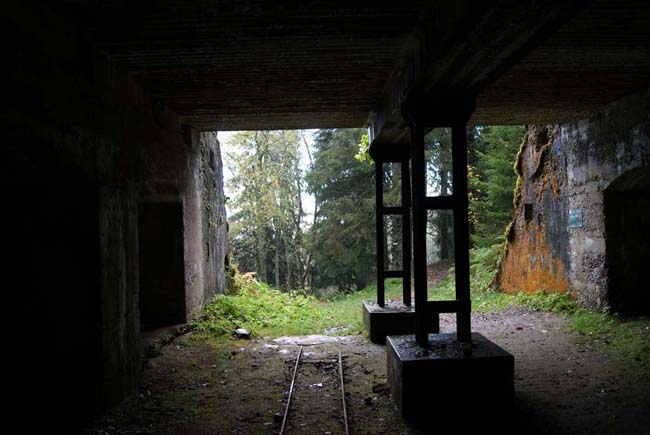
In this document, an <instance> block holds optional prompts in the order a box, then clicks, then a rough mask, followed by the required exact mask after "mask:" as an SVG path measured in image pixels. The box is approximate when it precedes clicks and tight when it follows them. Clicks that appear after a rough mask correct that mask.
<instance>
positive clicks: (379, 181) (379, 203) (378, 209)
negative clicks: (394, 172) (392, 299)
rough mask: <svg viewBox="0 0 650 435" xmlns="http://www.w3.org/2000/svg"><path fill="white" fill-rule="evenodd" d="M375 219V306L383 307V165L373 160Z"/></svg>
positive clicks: (381, 162) (379, 161)
mask: <svg viewBox="0 0 650 435" xmlns="http://www.w3.org/2000/svg"><path fill="white" fill-rule="evenodd" d="M375 219H376V221H377V222H376V239H377V305H379V306H380V307H383V306H384V304H385V295H384V163H383V161H381V160H379V159H377V160H375Z"/></svg>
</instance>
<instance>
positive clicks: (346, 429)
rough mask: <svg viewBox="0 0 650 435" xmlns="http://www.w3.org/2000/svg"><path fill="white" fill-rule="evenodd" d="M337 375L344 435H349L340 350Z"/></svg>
mask: <svg viewBox="0 0 650 435" xmlns="http://www.w3.org/2000/svg"><path fill="white" fill-rule="evenodd" d="M339 374H340V375H341V403H342V404H343V424H344V425H345V435H350V430H349V429H348V409H347V406H346V405H345V382H344V381H343V359H342V358H341V349H339Z"/></svg>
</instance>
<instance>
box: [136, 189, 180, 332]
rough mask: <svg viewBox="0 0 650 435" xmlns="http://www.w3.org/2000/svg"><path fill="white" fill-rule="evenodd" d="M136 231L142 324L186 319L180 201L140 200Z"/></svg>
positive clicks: (156, 323)
mask: <svg viewBox="0 0 650 435" xmlns="http://www.w3.org/2000/svg"><path fill="white" fill-rule="evenodd" d="M138 233H139V256H140V325H141V328H142V329H143V330H147V329H151V328H155V327H159V326H164V325H173V324H178V323H184V322H186V321H187V315H186V309H185V274H184V267H185V266H184V265H185V261H184V251H183V206H182V203H181V202H159V203H156V202H145V203H142V204H141V205H140V213H139V219H138Z"/></svg>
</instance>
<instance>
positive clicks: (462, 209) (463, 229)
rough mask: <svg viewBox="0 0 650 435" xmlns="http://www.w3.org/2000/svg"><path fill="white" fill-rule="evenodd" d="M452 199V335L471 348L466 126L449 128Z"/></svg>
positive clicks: (462, 123) (464, 124) (458, 125)
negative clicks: (454, 288)
mask: <svg viewBox="0 0 650 435" xmlns="http://www.w3.org/2000/svg"><path fill="white" fill-rule="evenodd" d="M451 153H452V168H453V173H452V179H453V198H454V262H455V263H454V267H455V277H456V300H457V301H458V309H457V312H456V333H457V336H458V341H460V342H461V343H465V344H471V340H472V337H471V334H472V326H471V310H472V308H471V299H470V282H469V213H468V196H467V185H468V183H467V124H466V123H465V122H461V123H457V124H454V125H453V126H452V128H451Z"/></svg>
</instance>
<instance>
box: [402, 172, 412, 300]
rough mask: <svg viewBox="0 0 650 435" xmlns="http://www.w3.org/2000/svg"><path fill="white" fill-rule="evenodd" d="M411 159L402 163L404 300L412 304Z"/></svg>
mask: <svg viewBox="0 0 650 435" xmlns="http://www.w3.org/2000/svg"><path fill="white" fill-rule="evenodd" d="M409 166H410V161H409V159H404V160H402V161H401V163H400V169H401V175H402V272H403V276H402V301H403V302H404V305H406V306H408V307H410V306H411V171H410V168H409Z"/></svg>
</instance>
